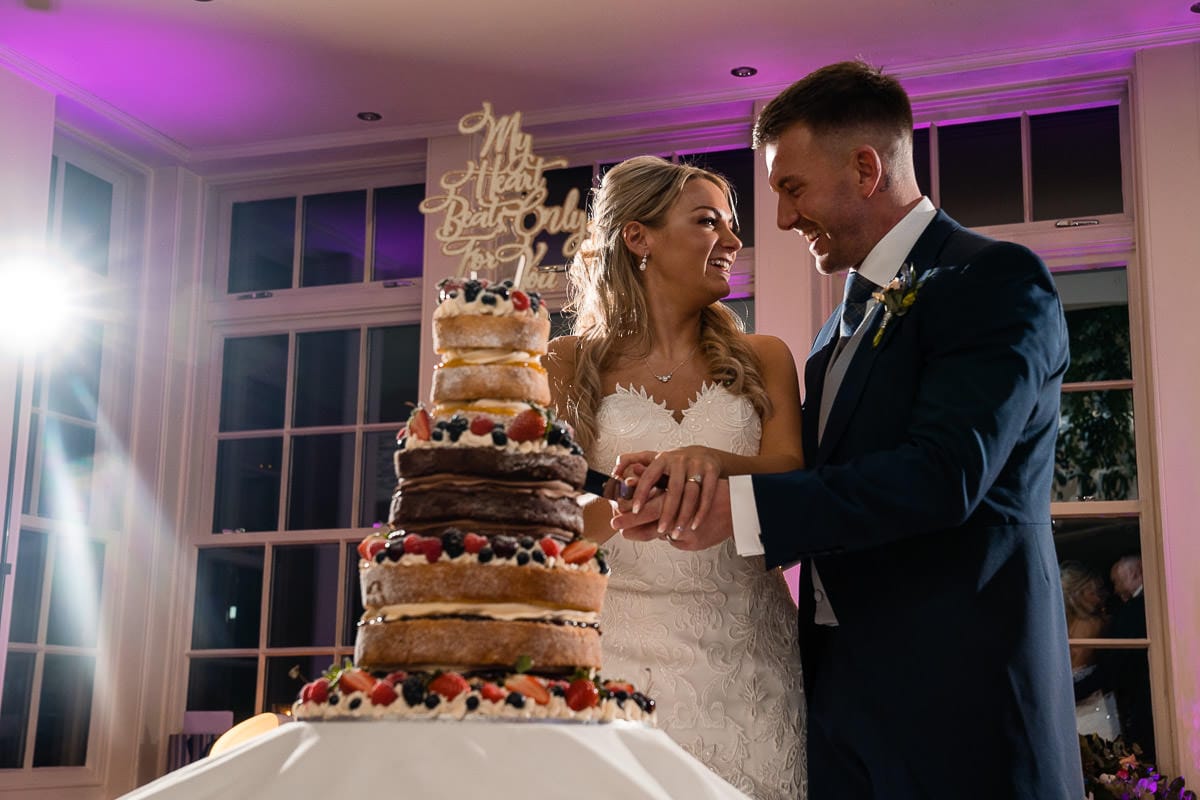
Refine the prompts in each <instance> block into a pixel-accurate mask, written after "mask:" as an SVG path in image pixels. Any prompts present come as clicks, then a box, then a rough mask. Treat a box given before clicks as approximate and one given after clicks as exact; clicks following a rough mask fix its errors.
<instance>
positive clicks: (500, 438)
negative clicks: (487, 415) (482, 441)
mask: <svg viewBox="0 0 1200 800" xmlns="http://www.w3.org/2000/svg"><path fill="white" fill-rule="evenodd" d="M492 444H494V445H496V446H497V447H503V446H504V445H506V444H508V434H507V433H505V432H504V431H503V430H502V429H501V428H492Z"/></svg>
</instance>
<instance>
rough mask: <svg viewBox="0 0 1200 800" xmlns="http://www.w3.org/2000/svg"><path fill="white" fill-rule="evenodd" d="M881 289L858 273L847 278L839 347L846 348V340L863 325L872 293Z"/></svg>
mask: <svg viewBox="0 0 1200 800" xmlns="http://www.w3.org/2000/svg"><path fill="white" fill-rule="evenodd" d="M878 289H879V287H878V286H877V285H875V284H874V283H872V282H871V281H869V280H867V279H866V278H864V277H863V276H862V275H860V274H859V273H857V272H852V273H850V275H848V276H847V277H846V291H845V295H844V296H843V298H842V326H841V330H840V332H839V341H838V346H839V348H840V347H845V341H844V340H846V339H849V338H850V337H851V336H853V335H854V332H855V331H856V330H858V326H859V325H860V324H862V321H863V314H865V313H866V310H867V301H868V300H870V299H871V293H872V292H874V291H877V290H878Z"/></svg>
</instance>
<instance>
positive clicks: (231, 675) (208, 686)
mask: <svg viewBox="0 0 1200 800" xmlns="http://www.w3.org/2000/svg"><path fill="white" fill-rule="evenodd" d="M257 682H258V659H257V658H254V657H250V658H193V659H192V661H191V664H189V665H188V692H187V710H188V711H232V712H233V722H234V724H237V723H239V722H241V721H242V720H246V719H250V717H253V716H254V693H255V686H256V684H257Z"/></svg>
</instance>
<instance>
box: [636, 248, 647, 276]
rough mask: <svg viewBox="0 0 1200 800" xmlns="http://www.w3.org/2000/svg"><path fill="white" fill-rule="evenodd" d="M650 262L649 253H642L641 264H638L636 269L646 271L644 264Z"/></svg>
mask: <svg viewBox="0 0 1200 800" xmlns="http://www.w3.org/2000/svg"><path fill="white" fill-rule="evenodd" d="M649 260H650V251H649V250H647V251H646V252H644V253H642V263H640V264H638V269H639V270H641V271H642V272H645V271H646V262H647V261H649Z"/></svg>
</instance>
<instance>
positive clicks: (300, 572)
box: [267, 542, 338, 647]
mask: <svg viewBox="0 0 1200 800" xmlns="http://www.w3.org/2000/svg"><path fill="white" fill-rule="evenodd" d="M273 553H274V557H273V561H272V569H271V614H270V624H269V626H268V631H267V646H268V647H315V646H319V645H332V644H333V637H334V626H335V622H336V616H337V585H338V545H337V544H336V543H333V542H330V543H329V544H316V545H286V546H280V547H276V548H275V549H274V551H273Z"/></svg>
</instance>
